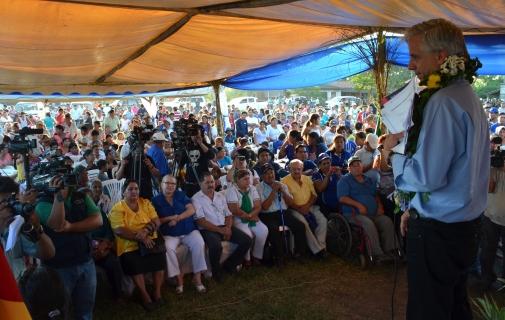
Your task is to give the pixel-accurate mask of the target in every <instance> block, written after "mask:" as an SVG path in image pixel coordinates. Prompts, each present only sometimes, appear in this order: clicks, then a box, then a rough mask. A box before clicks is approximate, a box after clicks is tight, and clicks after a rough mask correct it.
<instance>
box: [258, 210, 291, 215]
mask: <svg viewBox="0 0 505 320" xmlns="http://www.w3.org/2000/svg"><path fill="white" fill-rule="evenodd" d="M282 211H283V212H285V211H286V210H282ZM261 213H263V214H281V211H280V210H277V211H261Z"/></svg>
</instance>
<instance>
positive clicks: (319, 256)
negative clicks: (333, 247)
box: [315, 249, 328, 261]
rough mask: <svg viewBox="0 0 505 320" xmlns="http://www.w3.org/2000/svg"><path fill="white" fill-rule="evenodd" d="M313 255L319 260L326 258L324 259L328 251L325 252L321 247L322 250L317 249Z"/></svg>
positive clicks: (326, 257)
mask: <svg viewBox="0 0 505 320" xmlns="http://www.w3.org/2000/svg"><path fill="white" fill-rule="evenodd" d="M315 257H316V259H317V260H321V261H323V260H326V259H328V252H326V250H324V249H323V250H321V251H319V252H318V253H316V254H315Z"/></svg>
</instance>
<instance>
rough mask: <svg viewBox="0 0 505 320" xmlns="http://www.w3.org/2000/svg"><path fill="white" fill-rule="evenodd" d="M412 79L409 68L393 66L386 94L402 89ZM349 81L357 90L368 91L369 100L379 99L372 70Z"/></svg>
mask: <svg viewBox="0 0 505 320" xmlns="http://www.w3.org/2000/svg"><path fill="white" fill-rule="evenodd" d="M412 77H413V74H412V72H411V71H409V70H408V69H407V68H405V67H401V66H396V65H391V66H390V70H389V76H388V79H387V86H386V92H385V94H386V95H388V94H390V93H392V92H394V91H395V90H397V89H399V88H401V87H402V86H403V85H404V84H405V82H406V81H408V80H410V79H411V78H412ZM347 80H349V81H351V83H352V84H353V86H354V88H355V89H356V90H360V91H366V92H367V93H368V97H369V99H372V97H377V87H376V83H375V79H374V74H373V71H372V70H369V71H365V72H363V73H360V74H357V75H354V76H352V77H349V78H347ZM370 102H371V101H370Z"/></svg>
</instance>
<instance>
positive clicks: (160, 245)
mask: <svg viewBox="0 0 505 320" xmlns="http://www.w3.org/2000/svg"><path fill="white" fill-rule="evenodd" d="M152 240H153V241H154V246H153V247H152V248H148V247H146V245H145V244H144V243H143V242H142V241H139V242H138V244H139V252H140V256H142V257H145V256H148V255H151V254H158V253H164V252H165V251H167V249H166V247H165V239H164V238H163V237H162V236H159V235H158V237H157V238H155V239H152Z"/></svg>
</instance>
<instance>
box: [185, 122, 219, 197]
mask: <svg viewBox="0 0 505 320" xmlns="http://www.w3.org/2000/svg"><path fill="white" fill-rule="evenodd" d="M188 127H189V129H188V131H187V135H188V136H189V139H188V140H187V142H186V153H183V154H182V157H181V159H182V161H180V164H179V165H180V167H181V168H182V167H184V166H186V181H185V184H184V188H183V189H184V191H185V192H186V194H187V195H188V197H192V196H193V195H194V194H195V193H197V192H198V191H200V182H201V178H202V176H203V173H205V172H209V167H210V166H211V164H210V161H211V160H212V159H214V152H213V151H212V148H211V146H210V145H209V144H208V142H207V140H206V139H205V138H204V135H203V128H202V127H200V126H199V125H198V124H194V125H191V124H190V125H188ZM178 136H179V137H180V135H179V134H178Z"/></svg>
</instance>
